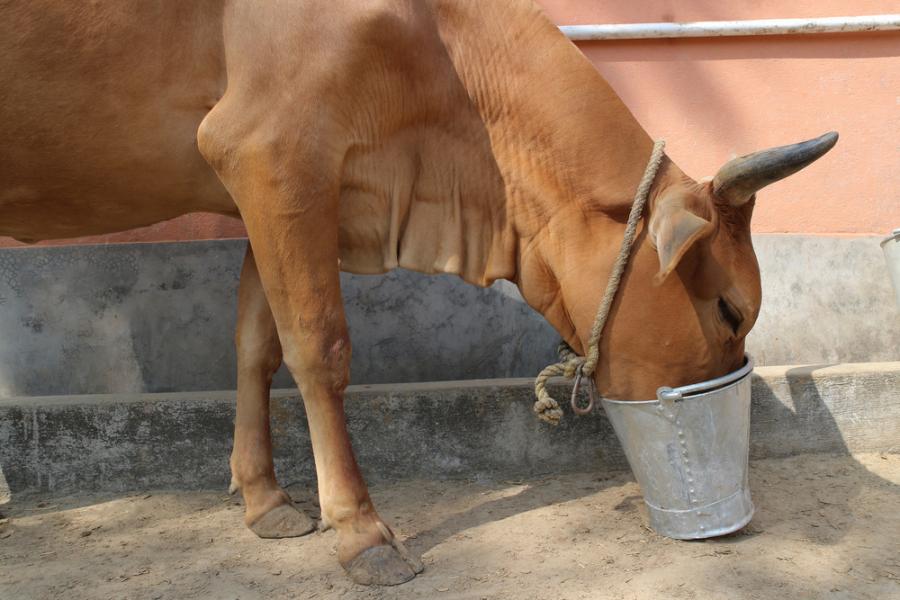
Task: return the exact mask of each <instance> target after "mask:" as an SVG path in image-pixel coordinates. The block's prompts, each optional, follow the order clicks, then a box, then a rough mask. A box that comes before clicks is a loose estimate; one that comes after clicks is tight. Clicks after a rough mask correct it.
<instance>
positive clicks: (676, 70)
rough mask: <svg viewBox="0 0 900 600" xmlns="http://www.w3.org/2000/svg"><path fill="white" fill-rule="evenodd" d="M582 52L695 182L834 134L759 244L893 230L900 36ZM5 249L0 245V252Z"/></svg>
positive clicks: (631, 16) (555, 13)
mask: <svg viewBox="0 0 900 600" xmlns="http://www.w3.org/2000/svg"><path fill="white" fill-rule="evenodd" d="M539 2H541V4H543V6H544V7H545V8H546V10H547V12H548V14H549V15H550V16H551V18H552V19H553V20H554V21H555V22H557V23H558V24H560V25H563V24H578V23H629V22H655V21H678V22H682V21H697V20H731V19H760V18H795V17H824V16H850V15H866V14H882V13H891V12H898V11H900V5H898V3H897V0H853V1H851V0H787V1H785V0H781V1H779V0H756V1H755V2H752V3H750V2H712V1H710V0H643V1H642V2H597V1H595V0H539ZM581 48H582V50H583V51H584V52H585V53H586V54H587V56H588V57H590V59H591V60H592V61H594V63H595V64H596V65H597V67H598V68H599V69H600V71H601V72H602V73H603V75H604V76H605V77H606V78H607V79H608V80H609V82H610V83H611V84H612V86H613V87H614V88H615V89H616V90H617V91H618V93H619V94H620V95H621V96H622V98H623V99H624V100H625V103H626V104H627V105H628V106H629V107H630V108H631V110H632V111H633V112H634V114H635V116H636V117H637V118H638V120H639V121H640V122H641V123H642V124H643V125H644V127H645V128H646V129H647V130H648V131H649V132H650V133H651V135H653V136H654V137H663V138H665V139H666V140H667V142H668V146H667V152H668V154H669V155H670V156H671V157H672V158H674V160H675V161H676V162H677V163H678V164H679V165H680V166H681V167H682V168H683V169H684V170H685V171H686V172H687V173H689V174H690V175H692V176H694V177H696V178H700V177H703V176H705V175H711V174H713V173H714V172H715V170H716V169H717V168H718V166H719V165H720V164H722V163H723V162H724V161H726V160H727V159H728V158H730V157H731V156H733V155H736V154H745V153H747V152H751V151H753V150H757V149H760V148H765V147H768V146H774V145H779V144H784V143H790V142H794V141H799V140H801V139H805V138H809V137H813V136H816V135H818V134H820V133H823V132H825V131H828V130H831V129H834V130H837V131H839V132H840V133H841V141H840V142H839V143H838V145H837V147H836V148H835V149H834V150H832V152H831V153H829V154H828V155H827V156H826V157H825V158H823V159H822V160H821V161H819V163H817V164H816V165H814V166H813V167H810V169H809V170H808V171H806V172H804V173H802V174H800V175H796V176H795V177H794V178H792V179H789V180H787V181H785V182H782V183H780V184H778V185H776V186H774V187H772V188H770V189H768V190H766V191H765V192H763V193H762V194H761V195H760V201H759V202H758V205H757V206H758V208H757V211H756V215H755V217H754V223H753V227H754V230H755V231H756V232H760V233H806V234H844V235H848V234H849V235H865V234H883V233H886V232H888V231H889V230H891V229H893V228H895V227H900V32H888V33H868V34H830V35H807V36H766V37H757V38H707V39H693V40H634V41H620V42H594V43H585V44H581ZM522 51H523V52H527V51H528V48H523V49H522ZM585 126H586V127H590V126H591V125H590V124H589V123H586V124H585ZM241 235H243V228H242V226H241V224H240V223H239V222H236V221H234V220H231V219H227V218H223V217H216V216H213V215H192V216H188V217H183V218H180V219H175V220H174V221H170V222H167V223H162V224H159V225H155V226H153V227H148V228H145V229H140V230H136V231H131V232H125V233H121V234H115V235H112V236H99V237H93V238H84V239H80V240H70V241H68V242H65V243H96V242H101V243H102V242H122V241H161V240H186V239H207V238H218V237H237V236H241ZM14 244H15V242H12V241H11V240H4V239H2V238H0V245H14Z"/></svg>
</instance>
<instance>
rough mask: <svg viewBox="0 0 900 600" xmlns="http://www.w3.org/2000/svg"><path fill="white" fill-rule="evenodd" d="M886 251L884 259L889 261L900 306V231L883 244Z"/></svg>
mask: <svg viewBox="0 0 900 600" xmlns="http://www.w3.org/2000/svg"><path fill="white" fill-rule="evenodd" d="M881 249H882V250H884V259H885V260H886V261H887V268H888V273H890V274H891V283H892V284H893V285H894V295H895V296H896V297H897V306H900V229H895V230H894V232H893V233H892V234H891V235H890V236H888V237H887V238H885V239H884V241H883V242H881Z"/></svg>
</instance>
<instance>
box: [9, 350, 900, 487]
mask: <svg viewBox="0 0 900 600" xmlns="http://www.w3.org/2000/svg"><path fill="white" fill-rule="evenodd" d="M898 389H900V362H894V363H864V364H849V365H834V366H804V367H761V368H759V369H757V371H756V374H755V376H754V381H753V431H752V438H751V450H752V456H753V457H754V458H763V457H776V456H788V455H793V454H798V453H804V452H838V453H849V452H862V451H888V452H896V451H898V449H900V401H898V400H900V392H898ZM565 393H566V390H565V389H564V388H563V387H560V388H559V389H558V390H557V397H565ZM532 401H533V399H532V382H531V380H530V379H501V380H481V381H464V382H441V383H424V384H398V385H364V386H353V387H352V388H351V389H350V390H349V392H348V395H347V414H348V420H349V426H350V430H351V433H352V436H353V438H354V442H355V445H356V449H357V452H358V456H359V461H360V464H361V465H362V467H363V469H364V470H365V472H366V475H367V477H368V478H369V479H371V480H379V479H403V478H409V477H421V478H435V477H437V478H477V477H487V478H513V477H521V476H532V475H537V474H543V473H551V472H573V471H600V470H609V469H618V468H624V467H625V466H626V463H625V460H624V455H623V454H622V451H621V448H620V447H619V444H618V442H617V440H616V438H615V435H614V434H613V432H612V429H611V427H610V425H609V422H608V421H607V420H606V417H605V415H603V413H602V411H598V412H597V413H596V414H595V415H593V416H591V417H582V418H578V417H575V416H574V415H571V414H568V415H567V416H566V418H565V420H564V422H563V424H562V425H561V426H560V427H557V428H552V427H549V426H546V425H543V424H541V423H540V422H538V421H537V419H536V418H535V417H534V416H533V414H532V413H531V404H532ZM272 408H273V411H272V412H273V434H274V439H275V456H276V468H277V470H278V473H279V477H280V479H281V481H282V482H283V483H290V482H295V481H309V480H311V479H312V478H313V477H314V473H313V462H312V456H311V453H310V449H309V434H308V431H307V424H306V417H305V414H304V412H303V409H302V404H301V403H300V402H299V399H298V396H297V394H296V393H295V392H292V391H277V392H274V393H273V402H272ZM233 416H234V392H191V393H181V394H133V395H104V396H62V397H42V398H11V399H6V400H0V468H2V472H3V474H4V475H5V478H6V480H7V481H8V485H9V487H10V489H11V490H12V493H13V494H15V493H18V492H23V491H27V492H33V491H48V492H54V493H68V492H76V491H77V492H84V491H92V492H95V491H122V490H127V489H145V488H159V487H164V488H178V489H197V488H215V487H219V488H224V487H225V486H226V485H227V483H228V479H229V471H228V455H229V452H230V450H231V443H232V432H231V428H232V419H233Z"/></svg>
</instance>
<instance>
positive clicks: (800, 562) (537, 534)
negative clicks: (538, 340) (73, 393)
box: [0, 454, 900, 600]
mask: <svg viewBox="0 0 900 600" xmlns="http://www.w3.org/2000/svg"><path fill="white" fill-rule="evenodd" d="M751 489H752V490H753V496H754V501H755V503H756V505H757V513H756V516H755V518H754V519H753V521H752V523H751V524H750V525H749V526H748V527H747V528H746V529H745V530H743V531H742V532H740V533H737V534H734V535H731V536H727V537H724V538H719V539H716V540H709V541H701V542H678V541H674V540H670V539H667V538H663V537H660V536H658V535H656V534H654V533H653V532H652V531H650V530H648V529H647V528H646V527H645V523H646V515H645V514H644V513H643V511H644V509H643V503H642V502H641V499H640V495H639V494H640V492H639V489H638V487H637V485H636V484H635V483H634V481H633V480H632V478H631V476H630V475H629V474H627V473H608V474H602V475H601V474H595V475H564V476H560V477H553V478H545V479H539V480H529V481H507V482H485V481H452V482H448V481H441V482H438V481H408V482H403V483H398V484H392V485H386V484H382V485H377V486H373V489H372V493H373V496H374V498H375V501H376V504H377V505H378V506H380V507H381V513H382V515H383V516H384V517H385V518H387V519H390V520H391V521H392V522H393V524H394V526H395V528H396V529H398V530H399V532H400V533H401V536H404V537H406V538H407V545H408V546H409V547H410V549H412V550H414V551H417V552H419V553H421V554H422V555H423V558H424V562H425V564H426V571H425V572H424V573H423V574H422V575H420V576H419V577H418V578H416V579H415V580H414V581H412V582H410V583H407V584H405V585H403V586H399V587H396V588H382V589H378V588H365V587H361V586H357V585H355V584H353V583H351V582H350V581H349V580H348V579H347V578H346V577H345V576H344V575H343V573H342V572H341V570H340V568H339V567H338V565H337V562H336V560H335V557H334V542H335V534H334V532H325V533H316V534H312V535H310V536H306V537H303V538H297V539H289V540H260V539H257V538H256V537H255V536H253V534H251V533H250V532H249V531H248V530H247V529H245V528H244V526H243V525H242V523H241V518H240V516H241V510H242V508H241V507H240V506H239V503H238V501H237V498H232V497H228V496H226V495H225V494H224V493H222V492H191V493H186V492H161V491H156V490H153V491H147V492H143V493H139V494H134V495H127V496H125V495H120V496H116V497H108V496H107V497H98V496H83V497H71V496H68V497H64V498H25V499H17V498H14V499H13V502H12V503H11V504H8V505H6V506H0V513H2V514H3V517H0V598H2V599H4V600H19V599H32V598H35V599H38V598H39V599H44V598H48V599H49V598H65V599H67V600H81V599H103V598H115V599H117V600H118V599H125V598H131V599H148V600H149V599H179V600H180V599H194V598H215V599H219V598H221V599H235V598H239V599H241V600H245V599H254V598H266V599H280V598H361V599H370V598H371V599H374V598H436V599H439V600H444V599H448V600H449V599H452V598H475V599H480V598H490V599H494V598H509V599H517V600H519V599H523V600H524V599H529V598H542V599H544V598H548V599H564V598H565V599H578V598H629V599H640V600H644V599H651V598H653V599H659V598H679V599H691V598H697V599H703V600H707V599H719V598H721V599H725V598H727V599H729V600H733V599H742V598H759V599H765V600H770V599H782V598H804V599H806V598H854V599H855V598H872V599H878V600H883V599H888V598H900V551H898V550H900V455H877V454H868V455H859V456H854V457H848V456H840V457H835V456H822V455H813V456H803V457H795V458H789V459H783V460H766V461H759V462H756V463H754V464H753V465H752V476H751ZM290 491H291V493H292V495H293V496H294V497H295V501H296V502H297V503H298V504H299V505H300V506H303V507H304V508H305V509H307V510H308V511H309V512H310V513H313V514H316V512H317V507H316V505H315V499H314V496H313V495H312V494H311V493H309V492H308V491H306V490H303V489H299V488H298V487H296V486H292V487H291V490H290Z"/></svg>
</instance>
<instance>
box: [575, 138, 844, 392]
mask: <svg viewBox="0 0 900 600" xmlns="http://www.w3.org/2000/svg"><path fill="white" fill-rule="evenodd" d="M837 137H838V136H837V134H836V133H828V134H825V135H823V136H821V137H819V138H816V139H813V140H809V141H806V142H801V143H799V144H794V145H790V146H783V147H779V148H773V149H771V150H764V151H761V152H757V153H755V154H751V155H748V156H744V157H741V158H736V159H734V160H732V161H730V162H728V163H727V164H726V165H725V166H723V167H722V168H721V169H720V170H719V172H718V173H717V174H716V176H715V177H714V178H711V179H709V180H706V181H701V182H696V181H694V180H692V179H690V178H689V177H687V176H685V175H684V174H683V173H682V172H681V171H680V170H679V169H678V168H677V167H675V166H674V165H673V164H672V163H671V162H668V161H667V160H666V162H665V163H664V165H663V167H662V168H661V170H660V172H659V174H658V175H657V180H656V183H655V184H654V187H653V189H652V191H651V196H650V198H649V200H648V203H649V208H648V209H647V210H646V211H645V221H644V227H643V229H642V231H641V233H640V234H639V237H638V238H637V240H636V242H635V247H634V249H633V253H632V256H631V260H630V263H629V267H628V270H627V271H626V275H625V277H624V278H623V280H622V283H621V287H620V289H619V293H618V296H617V298H616V301H615V303H614V305H613V309H612V311H611V313H610V316H609V320H608V322H607V325H606V328H605V330H604V334H603V337H602V338H601V342H600V363H599V364H598V367H597V371H596V372H595V382H596V383H597V386H598V389H599V390H600V391H601V393H603V394H604V395H606V396H607V397H610V398H621V399H634V400H637V399H651V398H655V396H656V389H657V388H658V387H659V386H662V385H669V386H678V385H685V384H688V383H696V382H699V381H704V380H707V379H710V378H712V377H716V376H719V375H723V374H725V373H727V372H729V371H732V370H734V369H736V368H738V367H739V366H740V365H741V364H742V361H743V353H744V338H745V336H746V335H747V333H748V332H749V331H750V328H751V327H753V324H754V322H755V321H756V318H757V315H758V314H759V308H760V301H761V291H760V274H759V267H758V265H757V262H756V256H755V254H754V252H753V246H752V244H751V239H750V217H751V214H752V212H753V205H754V202H755V199H756V192H757V191H758V190H760V189H762V188H763V187H765V186H766V185H769V184H770V183H773V182H775V181H777V180H779V179H782V178H784V177H787V176H788V175H791V174H792V173H795V172H797V171H799V170H800V169H802V168H803V167H805V166H807V165H809V164H810V163H812V162H813V161H815V160H816V159H818V158H819V157H821V156H822V155H823V154H825V153H826V152H827V151H828V150H830V149H831V147H832V146H834V144H835V143H836V141H837ZM607 231H609V229H607ZM619 231H620V230H619ZM593 237H594V238H595V240H594V241H591V242H587V241H585V240H582V241H581V245H585V244H587V243H591V244H592V245H594V248H595V255H594V257H587V256H584V255H582V257H581V258H582V260H580V264H579V265H578V266H576V267H573V268H570V269H566V271H565V272H564V273H561V274H560V273H557V276H558V280H559V286H560V296H561V300H562V303H561V304H562V311H563V312H564V313H565V319H566V320H567V321H568V322H569V323H570V324H571V327H570V329H571V328H574V335H572V336H571V337H570V339H569V342H570V343H572V344H573V346H575V348H576V350H578V351H579V352H583V350H584V345H585V343H586V340H587V338H588V336H589V334H590V329H591V325H592V323H593V319H594V312H595V311H596V307H597V303H598V301H599V298H600V295H602V291H603V288H604V287H605V285H606V277H607V275H608V273H609V268H610V267H609V265H610V263H611V261H612V258H613V257H614V256H615V253H616V252H617V251H618V245H619V243H620V242H621V237H620V236H617V239H614V240H608V239H607V240H602V241H598V240H596V237H597V234H596V232H595V233H594V234H593ZM597 244H602V249H601V251H599V252H598V251H597V250H596V249H597ZM601 255H602V256H601ZM557 320H558V319H557ZM561 329H563V330H564V329H565V326H563V327H561Z"/></svg>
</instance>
